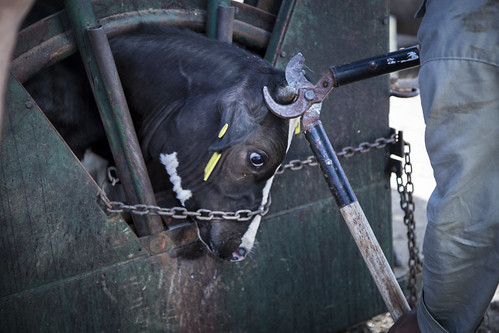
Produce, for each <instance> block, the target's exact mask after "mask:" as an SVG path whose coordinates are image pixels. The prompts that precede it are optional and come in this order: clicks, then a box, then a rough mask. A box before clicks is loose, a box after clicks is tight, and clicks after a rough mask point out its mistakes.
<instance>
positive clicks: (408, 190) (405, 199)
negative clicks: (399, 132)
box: [397, 142, 421, 308]
mask: <svg viewBox="0 0 499 333" xmlns="http://www.w3.org/2000/svg"><path fill="white" fill-rule="evenodd" d="M404 148H405V149H404V167H403V171H404V172H403V174H401V175H400V176H397V191H398V193H399V194H400V207H401V208H402V210H403V211H404V224H405V225H406V226H407V246H408V248H409V281H408V283H407V289H408V290H409V292H410V295H409V299H408V302H409V305H410V307H411V308H414V307H415V306H416V304H417V302H418V296H417V279H416V276H417V274H418V273H419V272H420V271H421V260H420V259H419V249H418V247H417V244H416V232H415V231H416V222H415V220H414V209H415V204H414V200H413V196H412V194H413V193H414V184H413V183H412V163H411V157H410V153H411V145H410V144H409V143H408V142H404ZM404 175H405V178H406V182H405V183H404V177H403V176H404Z"/></svg>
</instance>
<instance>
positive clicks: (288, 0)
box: [264, 0, 296, 65]
mask: <svg viewBox="0 0 499 333" xmlns="http://www.w3.org/2000/svg"><path fill="white" fill-rule="evenodd" d="M295 4H296V0H283V1H282V4H281V8H280V9H279V14H278V15H277V19H276V22H275V24H274V30H273V31H272V36H271V37H270V41H269V45H268V46H267V51H266V52H265V57H264V58H265V60H267V61H268V62H270V63H271V64H273V65H275V64H276V63H277V60H278V59H279V54H280V53H281V51H282V50H281V47H282V43H283V41H284V36H285V35H286V32H287V31H288V26H289V22H290V21H291V17H292V15H293V10H294V8H295Z"/></svg>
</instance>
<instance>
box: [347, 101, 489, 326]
mask: <svg viewBox="0 0 499 333" xmlns="http://www.w3.org/2000/svg"><path fill="white" fill-rule="evenodd" d="M390 126H391V127H392V128H395V129H396V130H401V131H403V132H404V139H405V140H406V141H408V142H409V143H410V144H411V162H412V164H413V174H412V179H413V183H414V199H415V200H414V201H415V206H416V210H415V220H416V237H417V238H416V239H417V243H418V246H419V248H420V253H421V248H422V245H421V244H422V242H423V236H424V230H425V227H426V223H427V220H426V203H427V201H428V198H429V197H430V195H431V192H432V190H433V187H434V186H435V182H434V180H433V174H432V170H431V167H430V162H429V160H428V156H427V154H426V150H425V145H424V121H423V114H422V111H421V101H420V99H419V97H413V98H405V99H404V98H395V97H391V98H390ZM392 177H393V176H392ZM396 188H397V187H396V182H395V178H394V177H393V178H392V214H393V242H394V243H393V244H394V248H395V252H396V254H397V256H398V257H399V258H400V261H401V262H402V263H403V265H402V266H401V267H396V268H395V275H396V276H397V277H399V276H402V275H404V274H405V273H406V272H407V265H406V264H405V263H406V262H407V260H408V257H409V254H408V249H407V236H406V232H407V229H406V227H405V225H404V224H403V222H402V218H403V214H402V210H401V209H400V207H399V195H398V193H397V191H396ZM421 256H424V253H421ZM392 325H393V320H392V318H391V316H390V314H389V313H384V314H380V315H378V316H376V317H374V318H372V319H370V320H368V321H366V322H364V323H360V324H358V325H355V326H354V327H351V328H349V329H348V330H345V331H343V333H384V332H388V330H389V329H390V327H391V326H392ZM477 333H499V288H498V289H497V290H496V293H495V296H494V298H493V299H492V303H491V304H490V306H489V308H488V310H487V312H486V314H485V316H484V319H483V322H482V325H481V326H480V327H479V329H478V330H477Z"/></svg>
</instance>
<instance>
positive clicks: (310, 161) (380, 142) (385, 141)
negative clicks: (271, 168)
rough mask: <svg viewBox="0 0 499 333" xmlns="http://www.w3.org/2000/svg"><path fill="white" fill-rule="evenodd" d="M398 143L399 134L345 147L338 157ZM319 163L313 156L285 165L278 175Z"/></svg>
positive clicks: (281, 167) (277, 172)
mask: <svg viewBox="0 0 499 333" xmlns="http://www.w3.org/2000/svg"><path fill="white" fill-rule="evenodd" d="M396 141H397V134H395V133H394V134H392V135H391V136H390V137H388V138H377V139H376V140H375V141H374V142H372V143H371V142H362V143H360V144H359V145H358V146H357V147H351V146H348V147H345V148H343V149H342V150H341V151H339V152H338V153H336V156H341V157H345V158H348V157H352V156H354V155H355V154H359V153H360V154H365V153H367V152H369V151H371V150H373V149H382V148H385V147H386V146H387V145H389V144H392V143H395V142H396ZM317 165H319V163H318V162H317V159H316V158H315V156H313V155H311V156H309V157H307V158H306V159H305V160H291V161H289V162H288V163H286V164H283V165H281V166H280V167H279V169H277V171H276V175H281V174H283V173H284V171H286V170H290V171H298V170H301V169H303V167H305V166H317Z"/></svg>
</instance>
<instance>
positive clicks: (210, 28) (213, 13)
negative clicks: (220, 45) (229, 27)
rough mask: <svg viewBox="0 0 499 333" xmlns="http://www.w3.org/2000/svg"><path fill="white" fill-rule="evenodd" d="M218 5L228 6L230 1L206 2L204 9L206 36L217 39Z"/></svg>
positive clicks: (211, 0) (209, 0)
mask: <svg viewBox="0 0 499 333" xmlns="http://www.w3.org/2000/svg"><path fill="white" fill-rule="evenodd" d="M218 5H226V6H229V5H230V0H208V2H207V5H206V6H207V7H206V35H207V36H208V37H209V38H212V39H216V38H217V9H218Z"/></svg>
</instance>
